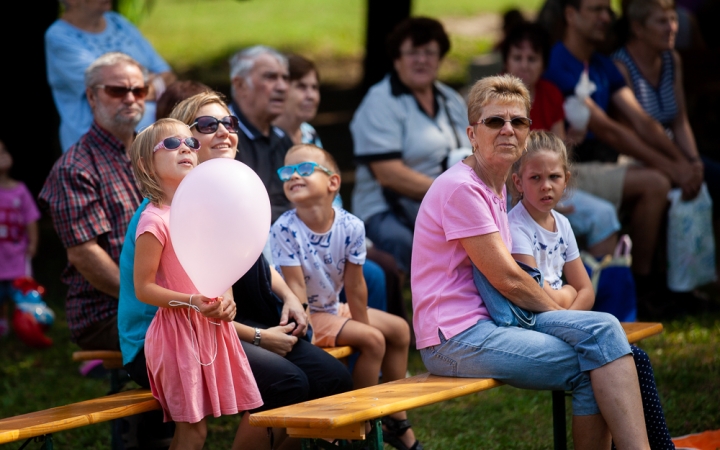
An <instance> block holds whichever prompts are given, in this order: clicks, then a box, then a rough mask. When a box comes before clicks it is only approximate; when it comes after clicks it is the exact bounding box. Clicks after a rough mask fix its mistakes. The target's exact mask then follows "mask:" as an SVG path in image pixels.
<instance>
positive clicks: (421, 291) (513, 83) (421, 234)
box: [411, 75, 650, 450]
mask: <svg viewBox="0 0 720 450" xmlns="http://www.w3.org/2000/svg"><path fill="white" fill-rule="evenodd" d="M529 111H530V98H529V94H528V91H527V89H526V88H525V86H524V85H523V84H522V82H521V81H520V80H519V79H517V78H515V77H513V76H511V75H501V76H495V77H488V78H484V79H482V80H480V81H478V82H477V83H476V84H475V85H474V86H473V89H472V91H471V92H470V96H469V101H468V118H469V123H470V126H468V127H467V135H468V138H469V139H470V142H471V143H472V146H473V154H472V155H470V156H468V157H467V158H465V159H464V160H463V161H461V162H459V163H457V164H456V165H454V166H452V167H451V168H450V169H448V170H447V171H446V172H445V173H443V174H442V175H440V176H439V177H438V178H437V179H436V180H435V182H434V183H433V184H432V186H431V187H430V190H429V191H428V193H427V194H426V195H425V198H424V200H423V202H422V205H421V207H420V212H419V214H418V217H417V221H416V224H415V236H414V239H413V242H414V243H413V257H412V269H411V274H412V278H411V284H412V297H413V310H414V319H413V321H414V328H415V335H416V340H417V347H418V349H420V352H421V355H422V358H423V362H424V363H425V366H426V367H427V368H428V370H429V371H430V372H431V373H434V374H437V375H444V376H457V377H485V378H495V379H498V380H501V381H504V382H505V383H507V384H509V385H511V386H515V387H519V388H525V389H548V390H569V391H572V393H573V438H574V443H575V448H581V449H595V448H597V449H603V450H605V449H607V448H609V447H610V442H611V435H612V440H613V441H614V442H615V444H616V445H617V446H618V448H628V449H630V448H632V449H649V448H650V447H649V445H648V440H647V433H646V430H645V423H644V421H643V414H642V401H641V397H640V390H639V385H638V378H637V372H636V370H635V365H634V363H633V359H632V356H631V351H630V346H629V344H628V343H627V339H626V338H625V336H624V333H622V328H621V327H620V325H619V323H618V322H617V320H616V319H614V318H612V317H610V316H609V315H605V314H603V313H594V312H588V311H565V310H564V309H563V308H561V307H560V306H558V305H557V304H556V303H555V302H554V301H553V300H552V299H551V298H550V297H549V296H547V294H545V293H544V292H543V290H542V289H541V288H540V286H539V285H538V284H537V283H536V282H535V281H534V280H533V279H532V278H531V277H530V276H528V275H527V274H526V273H525V272H524V271H523V270H522V269H521V268H520V267H519V266H518V265H517V264H516V263H515V261H514V260H513V258H512V256H511V255H510V250H509V249H510V248H511V247H512V245H511V244H512V242H511V237H510V230H509V227H508V220H507V210H506V204H507V201H506V190H505V181H506V179H507V177H508V174H509V173H510V168H511V166H512V164H513V163H514V162H515V161H516V160H517V159H518V158H520V155H521V153H522V152H523V151H524V149H525V141H526V138H527V135H528V132H529V127H530V124H531V121H530V119H528V114H529ZM473 264H474V265H475V266H476V267H477V268H478V269H479V270H480V271H481V272H482V273H483V274H484V275H485V277H486V278H487V279H488V281H489V282H490V284H492V285H493V286H494V287H495V288H496V289H497V290H498V291H499V292H500V293H501V294H502V295H503V296H505V297H506V298H507V299H508V300H510V301H511V302H513V303H515V304H516V305H518V306H520V307H522V308H525V309H526V310H529V311H534V312H537V313H542V312H551V311H554V312H553V313H552V314H553V317H555V318H556V326H557V328H558V329H562V328H573V329H576V328H581V329H583V330H587V333H588V335H587V339H586V341H588V342H589V343H591V345H592V346H593V348H594V349H596V350H599V351H596V352H595V353H596V354H599V355H601V357H600V358H598V359H595V360H588V359H587V358H586V357H585V356H586V355H583V354H582V353H583V352H581V351H577V350H575V349H574V348H573V346H571V345H569V344H567V343H566V342H564V341H563V340H562V339H559V338H556V337H554V336H551V335H549V334H545V333H540V332H537V331H531V330H526V329H521V328H518V327H498V326H497V325H496V324H495V322H493V321H492V320H491V318H490V315H489V313H488V311H487V309H486V307H485V306H484V303H483V299H482V298H481V297H480V294H479V293H478V290H477V288H476V287H475V284H474V282H473V275H472V265H473ZM546 317H548V316H546ZM596 329H597V330H601V329H602V330H603V334H600V332H599V331H598V335H597V336H596V335H595V334H594V333H595V331H594V330H596ZM608 330H609V331H610V333H609V334H608V333H607V331H608ZM609 335H610V336H612V338H608V337H607V336H609Z"/></svg>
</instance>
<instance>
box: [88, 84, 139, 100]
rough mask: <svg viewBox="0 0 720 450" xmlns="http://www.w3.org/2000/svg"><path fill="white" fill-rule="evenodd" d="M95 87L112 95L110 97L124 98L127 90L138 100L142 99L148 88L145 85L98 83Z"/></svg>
mask: <svg viewBox="0 0 720 450" xmlns="http://www.w3.org/2000/svg"><path fill="white" fill-rule="evenodd" d="M95 87H96V88H100V89H102V90H103V91H105V93H106V94H107V95H108V96H110V97H112V98H125V96H126V95H128V92H132V95H133V97H135V98H136V99H138V100H142V99H144V98H145V97H147V95H148V91H149V88H148V87H147V86H143V87H126V86H108V85H105V84H98V85H97V86H95Z"/></svg>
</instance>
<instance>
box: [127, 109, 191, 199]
mask: <svg viewBox="0 0 720 450" xmlns="http://www.w3.org/2000/svg"><path fill="white" fill-rule="evenodd" d="M177 126H182V127H187V125H186V124H184V123H182V122H180V121H179V120H176V119H160V120H158V121H157V122H155V123H154V124H152V125H150V126H149V127H147V128H145V129H144V130H143V131H141V132H140V133H139V134H138V135H137V137H136V138H135V141H133V143H132V146H130V161H132V166H133V172H134V173H135V179H136V180H137V183H138V187H139V188H140V192H141V193H142V195H143V197H146V198H148V199H150V201H151V202H152V203H153V204H154V205H156V206H160V205H161V204H162V200H163V197H164V196H165V193H164V192H163V190H162V188H161V187H160V183H158V181H157V180H156V179H155V164H154V163H153V154H154V151H153V149H154V148H155V146H156V145H157V143H158V142H160V141H161V140H163V139H164V138H166V137H169V136H171V135H172V134H173V133H174V132H175V127H177Z"/></svg>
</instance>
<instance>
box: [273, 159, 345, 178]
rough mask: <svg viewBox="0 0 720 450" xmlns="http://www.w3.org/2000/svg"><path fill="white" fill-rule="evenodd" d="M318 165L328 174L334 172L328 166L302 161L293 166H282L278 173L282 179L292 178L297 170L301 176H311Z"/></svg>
mask: <svg viewBox="0 0 720 450" xmlns="http://www.w3.org/2000/svg"><path fill="white" fill-rule="evenodd" d="M316 167H317V168H318V169H320V170H322V171H323V172H325V173H326V174H328V175H332V174H333V171H332V170H330V169H328V168H327V167H323V166H321V165H320V164H318V163H316V162H311V161H307V162H301V163H300V164H293V165H292V166H282V167H281V168H279V169H278V170H277V174H278V176H279V177H280V179H281V180H282V181H288V180H289V179H290V178H292V176H293V173H295V171H297V173H298V175H300V176H301V177H309V176H310V175H312V174H313V172H315V168H316Z"/></svg>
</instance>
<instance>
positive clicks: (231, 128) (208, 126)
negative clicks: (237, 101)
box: [190, 116, 240, 134]
mask: <svg viewBox="0 0 720 450" xmlns="http://www.w3.org/2000/svg"><path fill="white" fill-rule="evenodd" d="M219 124H223V126H224V127H225V129H226V130H228V133H237V132H238V128H240V120H238V118H237V117H235V116H225V117H223V118H222V119H220V120H218V119H216V118H214V117H213V116H200V117H198V118H197V119H195V122H193V124H192V125H190V128H192V127H195V126H196V127H197V130H198V131H199V132H200V133H202V134H213V133H214V132H216V131H217V129H218V126H220V125H219Z"/></svg>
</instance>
